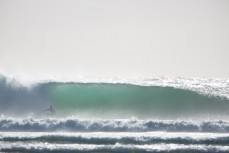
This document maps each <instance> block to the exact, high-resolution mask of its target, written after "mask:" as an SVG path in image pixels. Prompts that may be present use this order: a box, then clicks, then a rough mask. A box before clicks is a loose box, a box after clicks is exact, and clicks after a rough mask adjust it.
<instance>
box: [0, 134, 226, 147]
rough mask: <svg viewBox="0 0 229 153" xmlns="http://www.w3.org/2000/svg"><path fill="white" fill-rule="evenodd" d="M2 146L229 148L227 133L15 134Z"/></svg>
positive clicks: (2, 137) (1, 136)
mask: <svg viewBox="0 0 229 153" xmlns="http://www.w3.org/2000/svg"><path fill="white" fill-rule="evenodd" d="M0 141H1V142H29V141H32V142H46V143H53V142H55V143H57V144H60V143H64V144H95V145H102V144H106V145H115V144H117V143H118V144H123V145H124V144H125V145H131V144H132V145H145V144H147V145H150V144H151V145H152V144H161V143H166V144H184V145H188V144H196V145H198V144H199V145H221V146H225V145H226V146H227V145H228V143H229V135H228V134H225V133H223V134H222V133H220V134H218V133H190V132H189V133H177V132H176V133H171V132H167V133H165V132H137V133H136V132H135V133H130V132H115V134H114V132H93V133H91V132H89V133H85V132H84V133H75V132H74V133H66V132H65V133H61V132H51V133H50V132H49V133H47V132H45V133H44V132H43V133H41V132H38V133H32V134H31V133H30V134H28V133H26V132H17V133H15V132H12V133H9V132H8V133H7V134H6V133H0Z"/></svg>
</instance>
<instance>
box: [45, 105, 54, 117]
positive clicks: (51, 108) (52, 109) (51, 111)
mask: <svg viewBox="0 0 229 153" xmlns="http://www.w3.org/2000/svg"><path fill="white" fill-rule="evenodd" d="M43 111H44V112H50V115H55V114H56V112H55V110H54V108H53V107H52V105H50V107H49V108H48V109H45V110H43Z"/></svg>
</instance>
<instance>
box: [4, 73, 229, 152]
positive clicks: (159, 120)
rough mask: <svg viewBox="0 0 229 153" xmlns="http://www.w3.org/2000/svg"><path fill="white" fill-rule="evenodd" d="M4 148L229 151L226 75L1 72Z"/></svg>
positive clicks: (7, 149) (227, 86) (24, 149)
mask: <svg viewBox="0 0 229 153" xmlns="http://www.w3.org/2000/svg"><path fill="white" fill-rule="evenodd" d="M50 105H51V106H52V107H53V108H54V110H55V114H51V113H50V112H49V111H46V109H47V108H49V107H50ZM0 152H80V153H81V152H82V153H84V152H88V153H89V152H90V153H153V152H155V153H156V152H157V153H228V152H229V79H227V78H182V77H174V78H171V77H159V78H153V77H151V78H150V77H141V78H120V77H115V78H105V79H104V78H103V79H101V78H97V79H96V78H77V79H63V78H62V79H46V80H33V81H30V83H25V81H24V82H23V81H20V80H18V79H17V78H16V79H15V78H13V79H12V78H9V77H6V76H0Z"/></svg>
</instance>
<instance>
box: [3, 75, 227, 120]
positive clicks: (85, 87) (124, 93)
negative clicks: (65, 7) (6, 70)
mask: <svg viewBox="0 0 229 153" xmlns="http://www.w3.org/2000/svg"><path fill="white" fill-rule="evenodd" d="M169 80H170V79H168V78H165V79H164V78H162V79H161V80H160V81H161V82H162V83H161V84H160V83H158V80H155V79H154V80H153V79H148V80H146V82H145V83H144V84H142V85H139V84H138V83H136V84H129V82H128V81H127V82H122V83H118V82H116V83H95V82H94V83H77V82H52V81H51V82H44V83H35V84H33V85H32V86H30V87H25V86H22V85H17V84H16V83H15V81H13V82H12V81H11V82H9V81H8V80H7V78H5V77H0V111H1V112H2V114H5V115H11V116H12V115H16V116H22V115H25V116H28V114H29V115H34V116H41V115H44V114H43V112H42V111H41V110H43V109H45V108H47V107H49V105H50V104H52V105H53V106H54V108H55V109H56V112H57V114H58V115H59V116H71V115H75V116H81V117H99V118H101V117H102V118H104V117H105V118H130V116H136V117H138V118H160V117H161V118H163V117H164V118H174V117H176V118H177V117H183V116H184V117H188V116H195V115H196V116H200V115H202V114H205V115H206V114H207V115H212V116H215V115H228V110H229V98H228V97H229V96H228V95H229V94H228V93H229V90H228V89H229V88H228V87H229V85H228V80H227V79H226V80H219V79H215V80H214V79H212V80H213V81H210V82H209V80H208V81H206V80H201V79H200V80H199V82H198V81H195V84H194V83H193V84H190V82H191V81H190V79H187V80H184V79H183V80H180V82H179V81H178V82H176V83H175V82H174V81H169ZM147 81H148V82H147ZM152 82H154V83H152ZM165 82H166V83H165ZM206 82H207V83H206ZM211 82H212V83H211ZM147 83H148V84H147ZM15 84H16V85H15ZM219 84H220V85H219ZM222 84H226V85H224V86H223V85H222Z"/></svg>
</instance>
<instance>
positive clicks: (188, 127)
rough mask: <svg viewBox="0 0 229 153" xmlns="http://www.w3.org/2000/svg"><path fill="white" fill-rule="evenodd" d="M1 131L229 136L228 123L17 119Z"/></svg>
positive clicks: (4, 121) (1, 124)
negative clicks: (213, 134)
mask: <svg viewBox="0 0 229 153" xmlns="http://www.w3.org/2000/svg"><path fill="white" fill-rule="evenodd" d="M0 131H34V132H35V131H36V132H38V131H40V132H45V131H72V132H93V131H94V132H96V131H104V132H149V131H170V132H224V133H225V132H229V123H228V122H226V121H202V122H193V121H190V122H189V121H166V120H164V121H163V120H136V119H134V120H132V119H130V120H128V119H122V120H115V119H110V120H104V119H103V120H102V119H98V120H92V119H91V120H89V119H88V120H87V119H85V120H82V119H71V118H66V119H58V118H56V119H55V118H49V119H32V118H28V119H18V118H1V119H0Z"/></svg>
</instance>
